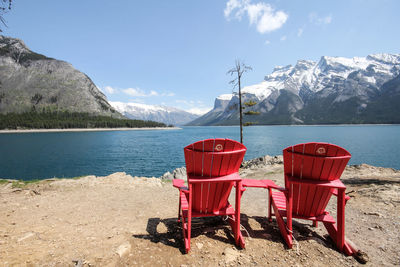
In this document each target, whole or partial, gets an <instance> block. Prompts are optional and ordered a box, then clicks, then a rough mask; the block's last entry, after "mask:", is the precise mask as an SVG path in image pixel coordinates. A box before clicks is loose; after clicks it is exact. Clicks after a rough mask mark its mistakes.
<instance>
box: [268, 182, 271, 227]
mask: <svg viewBox="0 0 400 267" xmlns="http://www.w3.org/2000/svg"><path fill="white" fill-rule="evenodd" d="M268 221H269V222H272V191H271V188H268Z"/></svg>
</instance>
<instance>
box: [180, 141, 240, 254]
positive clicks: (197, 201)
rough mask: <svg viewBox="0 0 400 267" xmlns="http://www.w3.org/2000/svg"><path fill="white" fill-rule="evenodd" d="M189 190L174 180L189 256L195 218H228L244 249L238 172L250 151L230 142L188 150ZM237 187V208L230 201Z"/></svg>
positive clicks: (202, 144)
mask: <svg viewBox="0 0 400 267" xmlns="http://www.w3.org/2000/svg"><path fill="white" fill-rule="evenodd" d="M184 152H185V162H186V172H187V186H184V181H183V180H182V179H175V180H173V185H174V187H177V188H179V211H178V217H179V220H180V221H181V222H182V228H183V237H184V241H185V249H186V253H188V252H189V250H190V234H191V222H192V218H194V217H208V216H228V221H229V223H230V225H231V227H232V231H233V234H234V237H235V243H236V245H237V246H240V247H242V248H244V240H243V236H242V235H241V232H240V197H241V194H240V189H241V182H242V179H241V177H240V176H239V173H238V170H239V168H240V165H241V163H242V160H243V157H244V154H245V153H246V147H245V146H244V145H242V144H241V143H238V142H236V141H234V140H230V139H207V140H203V141H199V142H196V143H193V144H191V145H188V146H186V147H185V148H184ZM233 186H235V187H236V201H235V202H236V203H235V208H233V207H232V206H231V205H230V204H229V202H228V198H229V195H230V192H231V190H232V187H233Z"/></svg>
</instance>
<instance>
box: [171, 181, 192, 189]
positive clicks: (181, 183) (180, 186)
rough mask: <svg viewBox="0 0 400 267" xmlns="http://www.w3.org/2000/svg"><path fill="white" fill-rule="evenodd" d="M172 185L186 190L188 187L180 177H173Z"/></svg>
mask: <svg viewBox="0 0 400 267" xmlns="http://www.w3.org/2000/svg"><path fill="white" fill-rule="evenodd" d="M172 185H173V186H174V187H176V188H178V189H179V190H182V191H188V190H189V189H188V188H187V187H186V186H185V181H184V180H182V179H174V180H172Z"/></svg>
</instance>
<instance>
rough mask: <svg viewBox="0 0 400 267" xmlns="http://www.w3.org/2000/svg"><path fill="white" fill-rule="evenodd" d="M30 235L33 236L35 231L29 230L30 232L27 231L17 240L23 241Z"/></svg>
mask: <svg viewBox="0 0 400 267" xmlns="http://www.w3.org/2000/svg"><path fill="white" fill-rule="evenodd" d="M32 236H35V233H32V232H30V233H27V234H26V235H24V236H23V237H21V238H19V239H18V240H17V241H18V242H21V241H24V240H25V239H28V238H30V237H32Z"/></svg>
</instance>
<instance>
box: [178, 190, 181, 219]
mask: <svg viewBox="0 0 400 267" xmlns="http://www.w3.org/2000/svg"><path fill="white" fill-rule="evenodd" d="M181 205H182V204H181V194H180V192H179V207H178V222H180V221H181V219H182V215H181Z"/></svg>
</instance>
